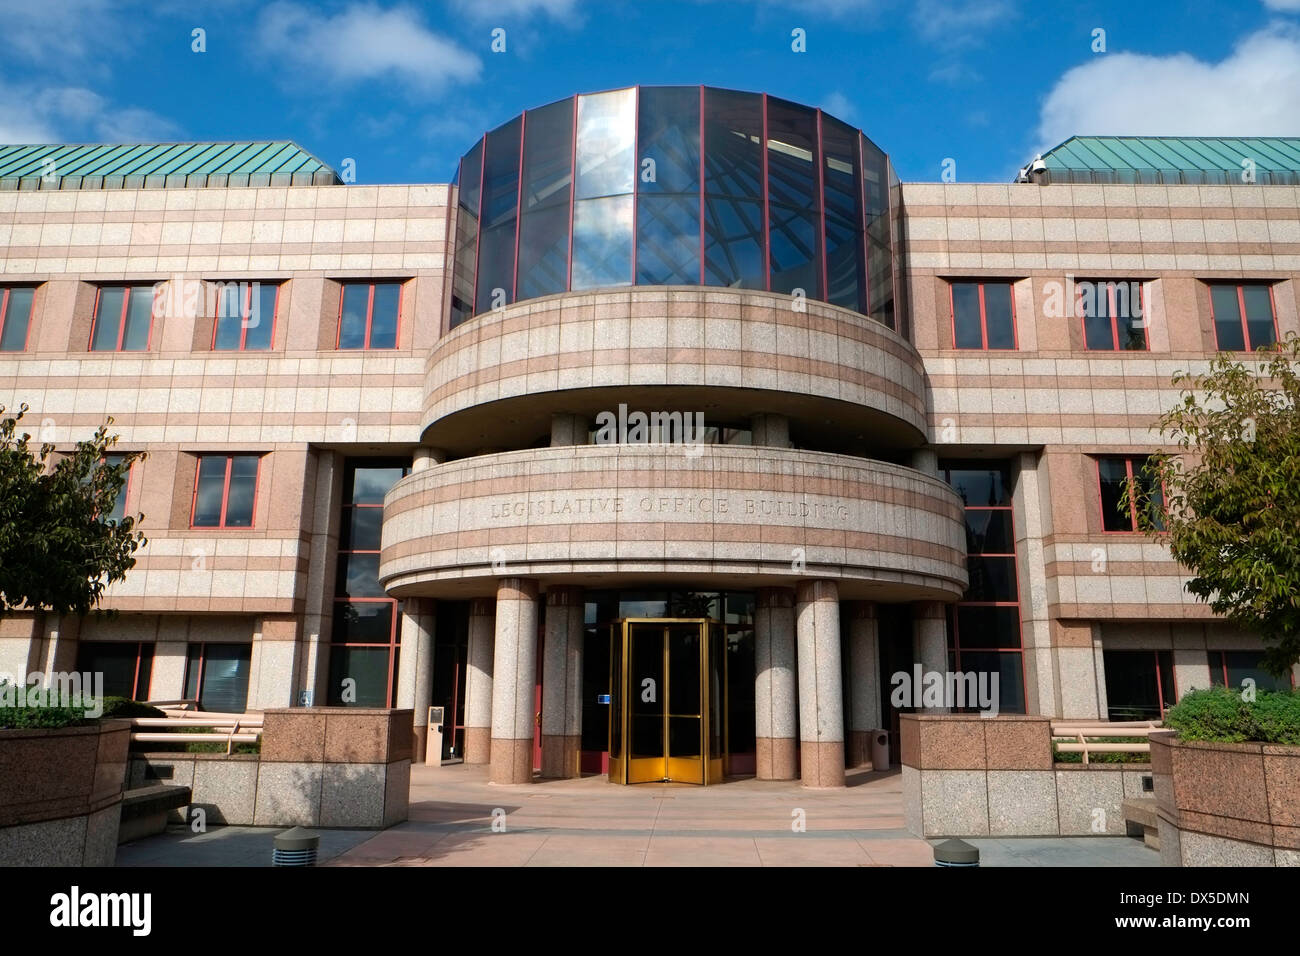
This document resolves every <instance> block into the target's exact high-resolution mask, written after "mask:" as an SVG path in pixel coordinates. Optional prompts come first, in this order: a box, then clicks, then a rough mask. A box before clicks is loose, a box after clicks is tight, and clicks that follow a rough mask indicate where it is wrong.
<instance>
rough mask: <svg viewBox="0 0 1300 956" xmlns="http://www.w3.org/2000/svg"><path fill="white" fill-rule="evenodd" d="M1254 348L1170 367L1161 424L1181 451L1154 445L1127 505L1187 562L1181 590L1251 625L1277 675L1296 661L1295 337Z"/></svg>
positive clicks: (1299, 370) (1298, 410)
mask: <svg viewBox="0 0 1300 956" xmlns="http://www.w3.org/2000/svg"><path fill="white" fill-rule="evenodd" d="M1259 356H1260V361H1259V363H1258V364H1257V365H1256V364H1252V365H1246V364H1245V363H1242V362H1239V361H1235V360H1233V359H1232V358H1231V357H1230V356H1228V355H1219V356H1216V357H1215V358H1214V359H1213V360H1212V361H1211V362H1210V367H1209V370H1208V371H1207V372H1206V373H1204V374H1201V375H1193V374H1191V373H1190V372H1179V373H1178V374H1176V375H1175V376H1174V377H1173V383H1174V384H1175V385H1178V386H1181V387H1182V401H1181V402H1180V403H1179V404H1178V405H1176V406H1174V407H1173V408H1171V409H1170V410H1169V411H1167V412H1166V413H1165V414H1164V415H1162V416H1161V418H1160V421H1159V427H1160V432H1161V434H1162V435H1166V436H1169V437H1170V438H1171V440H1172V441H1171V443H1172V444H1174V445H1176V446H1177V447H1178V448H1179V449H1180V450H1179V451H1173V452H1171V451H1162V452H1158V453H1156V454H1154V455H1152V456H1151V458H1150V459H1149V460H1148V462H1147V465H1146V468H1145V469H1144V476H1145V478H1146V479H1147V480H1145V481H1141V482H1134V483H1133V484H1134V486H1135V487H1130V488H1128V489H1126V491H1125V493H1124V498H1125V502H1124V504H1123V507H1125V508H1127V501H1128V499H1129V498H1130V496H1133V497H1135V499H1136V503H1137V504H1138V508H1137V511H1138V517H1139V522H1140V524H1141V527H1142V528H1143V530H1145V531H1147V532H1148V533H1149V534H1150V535H1151V536H1152V537H1153V538H1154V539H1155V540H1158V541H1161V542H1163V543H1165V544H1167V545H1168V546H1169V550H1170V552H1171V553H1172V554H1173V556H1174V558H1175V559H1176V560H1177V561H1178V562H1179V564H1181V565H1183V566H1184V567H1185V568H1187V569H1188V570H1189V571H1190V572H1191V574H1192V577H1191V579H1190V580H1189V581H1188V583H1187V590H1188V591H1189V592H1190V593H1192V594H1194V595H1196V597H1198V598H1199V599H1200V600H1202V601H1204V602H1206V603H1207V604H1209V605H1210V607H1211V608H1212V609H1213V610H1214V612H1215V613H1216V614H1221V615H1223V616H1224V617H1226V618H1227V619H1228V620H1229V621H1232V622H1233V623H1235V624H1236V625H1238V626H1239V627H1241V628H1243V629H1245V630H1248V631H1253V632H1255V633H1256V634H1258V635H1259V636H1260V638H1261V639H1262V640H1263V641H1264V644H1265V654H1264V666H1265V667H1266V668H1267V669H1268V670H1269V671H1271V672H1272V673H1274V674H1276V675H1279V676H1281V675H1283V674H1285V673H1286V672H1287V671H1289V670H1290V668H1291V666H1292V665H1293V664H1295V663H1296V661H1297V660H1300V338H1298V337H1297V336H1296V335H1294V334H1291V335H1289V336H1288V337H1287V339H1286V341H1285V342H1282V343H1279V344H1278V345H1276V346H1273V347H1271V348H1270V349H1268V350H1261V352H1260V353H1259ZM1144 486H1145V487H1144ZM1161 489H1163V497H1164V508H1163V511H1164V514H1163V519H1164V520H1163V528H1162V527H1161V524H1162V522H1161V521H1159V520H1158V516H1159V509H1158V508H1157V507H1156V502H1155V501H1153V498H1154V496H1155V495H1156V494H1159V493H1160V490H1161Z"/></svg>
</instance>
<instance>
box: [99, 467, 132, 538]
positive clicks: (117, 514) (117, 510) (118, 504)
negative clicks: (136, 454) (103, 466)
mask: <svg viewBox="0 0 1300 956" xmlns="http://www.w3.org/2000/svg"><path fill="white" fill-rule="evenodd" d="M125 457H126V456H125V455H105V456H104V461H105V462H107V463H108V464H110V465H120V464H122V461H123V459H124V458H125ZM134 471H135V462H132V463H131V466H130V467H129V468H128V469H127V472H126V484H125V485H123V486H122V491H121V492H120V493H119V494H118V496H117V501H115V502H114V503H113V510H112V511H111V512H109V514H108V515H107V517H106V519H105V520H108V521H115V522H118V523H121V521H122V519H123V518H124V517H125V516H126V499H127V497H128V496H129V495H130V494H131V477H132V472H134Z"/></svg>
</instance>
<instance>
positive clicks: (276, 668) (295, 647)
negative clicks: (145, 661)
mask: <svg viewBox="0 0 1300 956" xmlns="http://www.w3.org/2000/svg"><path fill="white" fill-rule="evenodd" d="M300 636H301V625H300V624H299V622H298V621H296V620H295V619H293V618H291V617H271V616H267V617H263V618H260V619H259V620H258V622H257V624H256V625H255V630H254V634H253V658H252V661H251V666H250V668H249V671H250V673H249V681H248V709H249V710H268V709H270V708H272V707H292V706H293V705H294V704H296V703H297V702H298V700H297V695H296V694H295V693H294V686H295V682H294V668H295V666H296V665H297V659H298V652H299V637H300ZM169 643H172V642H161V643H159V645H158V649H157V650H155V654H157V653H160V652H161V649H162V648H163V647H164V646H165V645H166V644H169ZM180 647H181V650H180V661H179V662H178V663H179V668H180V675H179V679H180V680H184V673H185V645H184V644H181V645H180ZM158 671H159V667H158V664H157V662H156V661H155V664H154V672H155V673H157V672H158ZM149 693H150V696H152V697H153V698H154V699H155V700H169V699H171V698H173V697H183V696H185V695H184V693H183V692H182V693H177V694H172V695H168V696H163V695H162V694H161V693H159V692H158V691H156V690H154V689H153V688H152V687H150V690H149Z"/></svg>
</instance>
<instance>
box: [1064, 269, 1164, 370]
mask: <svg viewBox="0 0 1300 956" xmlns="http://www.w3.org/2000/svg"><path fill="white" fill-rule="evenodd" d="M1075 292H1076V306H1077V315H1078V316H1079V318H1080V319H1081V320H1082V322H1083V343H1084V347H1085V348H1087V349H1088V350H1089V351H1091V352H1145V351H1146V350H1147V348H1148V345H1147V331H1146V325H1147V323H1146V318H1145V316H1146V309H1145V300H1144V289H1143V284H1142V280H1140V279H1081V280H1079V281H1077V282H1076V283H1075Z"/></svg>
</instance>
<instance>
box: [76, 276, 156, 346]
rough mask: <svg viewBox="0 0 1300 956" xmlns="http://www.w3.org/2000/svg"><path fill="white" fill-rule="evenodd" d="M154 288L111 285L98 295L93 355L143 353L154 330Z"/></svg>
mask: <svg viewBox="0 0 1300 956" xmlns="http://www.w3.org/2000/svg"><path fill="white" fill-rule="evenodd" d="M153 307H154V287H153V286H152V285H111V286H103V287H102V288H100V290H99V293H98V294H97V295H96V296H95V319H94V322H93V323H92V324H91V327H90V351H92V352H144V351H147V350H148V348H149V336H150V333H151V331H152V327H153Z"/></svg>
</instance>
